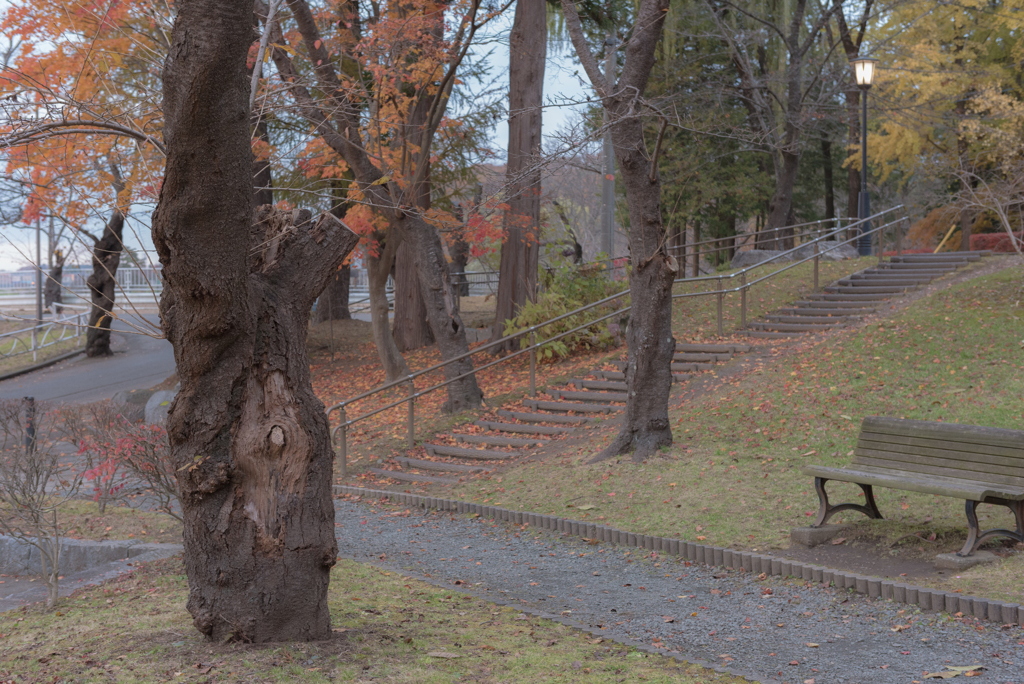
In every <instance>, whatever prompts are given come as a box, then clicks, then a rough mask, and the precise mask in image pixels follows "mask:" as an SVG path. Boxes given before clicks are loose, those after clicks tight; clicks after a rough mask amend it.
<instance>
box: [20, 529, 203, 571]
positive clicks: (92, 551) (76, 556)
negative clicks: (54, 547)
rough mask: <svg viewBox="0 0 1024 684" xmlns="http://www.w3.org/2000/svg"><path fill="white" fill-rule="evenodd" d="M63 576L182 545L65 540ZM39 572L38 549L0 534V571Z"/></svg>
mask: <svg viewBox="0 0 1024 684" xmlns="http://www.w3.org/2000/svg"><path fill="white" fill-rule="evenodd" d="M60 547H61V548H60V569H59V573H60V574H62V575H69V574H72V573H77V572H83V571H86V570H89V569H91V568H94V567H97V566H99V565H103V564H104V563H110V562H112V561H117V560H124V559H131V558H135V557H137V556H141V555H142V554H145V553H150V552H154V551H161V552H162V551H166V550H171V551H174V552H178V551H181V550H182V548H183V547H182V545H181V544H155V543H147V542H143V541H136V540H133V539H130V540H123V541H118V540H115V541H91V540H86V539H72V538H70V537H64V538H62V539H61V541H60ZM39 570H40V559H39V549H37V548H36V547H35V546H33V545H32V544H31V543H29V542H27V541H24V540H21V539H18V538H16V537H8V536H6V535H0V572H4V573H6V574H10V575H32V574H36V573H38V572H39Z"/></svg>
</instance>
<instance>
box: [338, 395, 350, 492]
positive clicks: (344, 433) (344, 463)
mask: <svg viewBox="0 0 1024 684" xmlns="http://www.w3.org/2000/svg"><path fill="white" fill-rule="evenodd" d="M338 413H339V414H340V415H341V425H340V426H339V427H338V429H339V430H340V431H341V444H340V445H339V446H340V452H341V453H340V454H339V455H338V456H339V458H338V460H339V461H340V462H341V479H342V480H344V479H345V478H346V477H348V426H347V425H346V423H348V416H347V415H345V407H344V406H342V407H341V408H339V409H338Z"/></svg>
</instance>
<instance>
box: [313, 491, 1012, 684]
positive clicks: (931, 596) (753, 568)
mask: <svg viewBox="0 0 1024 684" xmlns="http://www.w3.org/2000/svg"><path fill="white" fill-rule="evenodd" d="M333 491H334V494H336V495H338V494H343V495H353V496H363V497H374V498H386V499H391V500H392V501H394V502H395V503H398V504H403V505H406V506H413V507H416V508H427V509H436V510H439V511H449V512H452V513H470V514H475V515H479V516H480V517H481V518H489V519H493V520H498V521H502V522H510V523H513V524H517V525H524V524H525V525H529V526H530V527H535V528H538V529H542V530H548V531H552V532H558V533H561V534H564V535H570V536H576V537H581V538H585V539H596V540H598V541H602V542H607V543H611V544H615V545H617V546H627V547H631V548H638V549H642V550H647V551H656V552H658V553H663V554H665V555H673V556H678V557H680V558H682V559H684V560H686V561H689V562H694V563H701V564H703V565H709V566H718V567H726V568H733V569H736V570H740V569H742V570H745V571H747V572H752V573H755V574H762V573H763V574H765V575H768V576H773V575H774V576H779V577H794V578H796V579H803V580H805V581H810V582H819V583H822V584H825V583H831V584H834V585H835V586H836V588H839V589H852V590H854V591H856V592H857V593H859V594H864V595H866V596H867V597H868V598H883V599H888V600H891V601H894V602H896V603H905V604H907V605H911V606H916V607H918V608H919V609H920V610H921V611H924V612H946V613H950V614H953V613H958V612H960V613H963V614H964V615H965V616H973V617H975V618H977V619H979V620H988V621H992V622H998V623H1000V624H1015V625H1020V626H1024V606H1022V605H1020V604H1016V603H1004V602H1001V601H994V600H990V599H984V598H980V597H976V596H963V595H961V594H957V593H954V592H944V591H941V590H939V589H929V588H926V587H918V586H916V585H911V584H905V583H902V582H896V581H894V580H887V579H882V578H881V577H868V576H864V575H857V574H854V573H849V572H845V571H842V570H834V569H831V568H825V567H821V566H817V565H811V564H806V563H800V562H797V561H792V560H787V559H783V558H777V557H775V556H771V555H769V554H762V553H751V552H747V551H735V550H733V549H723V548H718V547H715V546H705V545H703V544H695V543H693V542H688V541H684V540H681V539H670V538H667V537H654V536H650V535H645V534H635V533H633V532H623V531H622V530H617V529H615V528H612V527H608V526H606V525H597V524H595V523H591V522H587V521H580V520H572V519H570V518H559V517H557V516H553V515H539V514H536V513H527V512H523V511H513V510H510V509H507V508H500V507H497V506H484V505H482V504H476V503H470V502H467V501H457V500H454V499H439V498H435V497H429V496H419V495H417V494H406V493H404V492H392V491H388V490H381V489H366V488H363V487H351V486H348V485H334V486H333ZM390 569H391V568H389V570H390ZM487 599H488V600H490V601H493V602H495V603H500V601H495V600H494V598H493V597H487ZM525 612H529V611H525ZM538 615H539V616H542V617H549V616H548V615H546V614H543V615H541V614H540V613H538ZM581 629H584V630H588V628H586V627H581ZM588 631H589V630H588ZM599 631H600V630H599ZM622 643H626V642H625V641H623V642H622ZM628 645H630V646H637V647H638V648H645V647H643V645H639V644H633V643H630V644H628ZM652 648H653V647H652ZM651 652H652V653H662V654H664V653H663V652H662V651H660V650H658V649H653V650H651ZM687 662H695V661H687ZM696 664H700V665H702V666H707V667H711V666H710V665H705V664H704V663H696ZM712 669H718V668H717V667H712ZM719 671H726V672H728V673H729V674H734V675H736V676H744V675H742V674H739V673H736V672H732V671H729V670H719Z"/></svg>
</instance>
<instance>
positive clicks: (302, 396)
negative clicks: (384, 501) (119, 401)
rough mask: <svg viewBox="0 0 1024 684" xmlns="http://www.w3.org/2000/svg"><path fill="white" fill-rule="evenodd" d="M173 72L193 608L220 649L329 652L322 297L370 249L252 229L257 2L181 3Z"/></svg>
mask: <svg viewBox="0 0 1024 684" xmlns="http://www.w3.org/2000/svg"><path fill="white" fill-rule="evenodd" d="M177 7H178V16H177V18H176V20H175V23H174V29H173V32H172V37H171V47H170V50H169V55H168V58H167V62H166V64H165V67H164V75H163V92H164V103H163V111H164V117H165V128H164V131H165V140H166V145H167V165H166V171H165V175H164V183H163V186H162V189H161V194H160V201H159V204H158V206H157V210H156V212H155V213H154V215H153V241H154V244H155V245H156V248H157V251H158V253H159V255H160V261H161V262H162V263H163V278H164V284H165V285H164V291H163V296H162V298H161V302H160V315H161V320H162V323H163V328H164V332H165V334H166V336H167V339H168V340H169V341H170V342H171V344H172V346H173V348H174V356H175V361H176V364H177V370H178V377H179V378H180V380H181V391H180V392H179V393H178V396H177V397H176V398H175V400H174V402H173V404H172V405H171V410H170V415H169V417H168V436H169V439H170V444H171V451H172V457H173V459H174V462H175V466H176V468H177V473H178V486H179V488H180V493H181V504H182V512H183V518H184V544H185V554H184V555H185V571H186V573H187V575H188V581H189V599H188V605H187V608H188V610H189V612H190V613H191V614H192V617H193V624H194V625H195V627H196V629H198V630H199V631H200V632H202V633H203V634H205V635H207V636H208V637H209V638H211V639H215V640H218V641H220V640H225V639H236V640H242V641H252V642H266V641H286V640H312V639H323V638H327V637H328V636H330V614H329V611H328V607H327V601H326V596H327V585H328V579H329V572H330V568H331V567H332V566H333V565H334V563H335V560H336V557H337V542H336V540H335V537H334V532H335V531H334V507H333V504H332V501H331V479H332V478H331V476H332V465H333V454H332V451H331V447H330V436H329V432H328V425H327V420H326V417H325V415H324V407H323V404H322V403H321V402H320V401H319V400H318V399H317V398H316V396H315V395H314V394H313V390H312V386H311V384H310V377H309V361H308V358H307V356H306V349H305V339H306V325H307V322H308V316H309V311H310V308H311V306H312V303H313V299H314V298H315V297H316V295H317V294H318V293H319V292H320V291H321V290H322V289H323V287H324V284H325V283H326V281H327V279H328V278H329V277H330V275H331V274H333V273H334V272H335V271H336V270H337V267H338V265H339V264H340V263H341V262H342V261H343V259H344V258H345V256H346V255H347V254H348V253H349V252H350V251H351V249H352V248H353V247H354V246H355V244H356V242H357V240H358V238H357V237H356V236H355V235H354V234H353V233H351V232H350V231H348V230H347V229H346V228H345V227H344V226H343V225H342V224H341V223H340V222H339V221H338V220H337V219H336V218H334V217H333V216H331V215H330V214H325V215H323V216H322V217H320V218H319V220H317V221H315V222H314V221H311V218H310V214H309V212H301V211H298V210H297V211H295V212H287V213H284V212H279V211H277V210H274V209H272V208H271V207H264V208H262V209H261V210H260V212H259V213H258V214H257V215H256V216H255V217H254V210H253V190H252V178H253V157H252V150H251V147H250V144H249V121H250V119H249V106H248V93H249V84H248V79H247V78H246V68H245V61H246V54H247V52H248V49H249V45H250V44H251V42H252V30H251V22H252V1H251V0H183V1H182V2H180V3H178V5H177Z"/></svg>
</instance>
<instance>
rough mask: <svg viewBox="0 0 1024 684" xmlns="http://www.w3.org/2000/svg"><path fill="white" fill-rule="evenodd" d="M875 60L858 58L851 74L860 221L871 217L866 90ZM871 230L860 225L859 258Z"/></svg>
mask: <svg viewBox="0 0 1024 684" xmlns="http://www.w3.org/2000/svg"><path fill="white" fill-rule="evenodd" d="M876 62H878V60H877V59H872V58H870V57H860V58H858V59H855V60H853V62H852V64H853V73H854V76H855V77H856V79H857V87H858V88H860V91H861V95H860V104H861V114H860V119H861V128H860V198H859V199H860V207H859V209H860V211H859V214H860V216H858V218H860V219H861V220H863V219H866V218H867V217H868V216H871V195H869V194H868V90H869V89H870V88H871V81H873V80H874V78H875V63H876ZM869 230H871V225H870V223H868V222H867V221H864V222H863V223H861V224H860V239H859V240H858V241H857V252H858V253H859V254H860V255H861V256H868V255H870V254H871V236H870V235H867V234H866V233H867V232H868V231H869Z"/></svg>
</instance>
